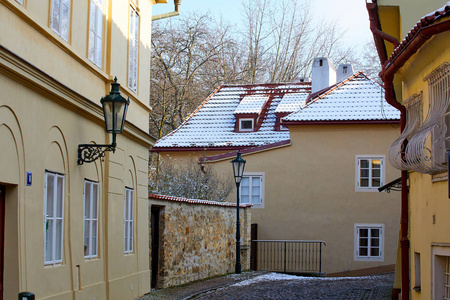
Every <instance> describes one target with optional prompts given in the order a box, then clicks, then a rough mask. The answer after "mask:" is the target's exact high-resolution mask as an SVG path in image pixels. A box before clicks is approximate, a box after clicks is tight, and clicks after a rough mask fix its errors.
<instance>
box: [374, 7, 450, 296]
mask: <svg viewBox="0 0 450 300" xmlns="http://www.w3.org/2000/svg"><path fill="white" fill-rule="evenodd" d="M372 2H373V3H368V4H367V8H368V11H369V15H370V18H371V28H372V32H373V33H374V40H375V42H376V44H377V50H378V55H379V57H380V60H381V62H382V64H383V65H384V67H383V70H382V73H381V75H382V79H383V81H384V85H385V88H386V100H387V101H388V102H389V103H391V104H392V105H395V106H396V107H398V108H399V109H401V110H402V123H403V124H404V126H402V127H404V130H403V131H402V133H401V134H400V136H397V138H396V140H395V141H393V143H392V146H391V148H390V150H389V161H390V163H391V164H392V165H393V166H395V167H396V168H397V169H399V170H402V230H401V231H402V232H401V238H400V245H401V247H400V251H399V253H401V260H399V261H398V266H399V268H398V270H400V269H401V272H397V273H396V283H395V288H396V292H397V294H398V293H400V291H401V298H402V299H449V298H450V287H449V284H448V283H449V282H450V230H449V228H450V221H449V218H448V212H449V211H450V202H449V201H450V200H449V197H450V195H449V185H448V182H449V181H448V158H447V151H448V150H449V149H450V144H449V129H448V128H449V125H450V122H449V116H448V111H449V104H450V94H449V82H450V50H449V49H450V3H448V2H447V1H442V0H430V1H419V0H413V1H398V0H397V1H395V0H378V1H372ZM394 48H395V50H394Z"/></svg>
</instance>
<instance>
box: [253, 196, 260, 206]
mask: <svg viewBox="0 0 450 300" xmlns="http://www.w3.org/2000/svg"><path fill="white" fill-rule="evenodd" d="M252 204H261V196H259V195H253V196H252Z"/></svg>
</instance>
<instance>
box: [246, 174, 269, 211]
mask: <svg viewBox="0 0 450 300" xmlns="http://www.w3.org/2000/svg"><path fill="white" fill-rule="evenodd" d="M240 202H241V203H242V204H248V203H250V204H253V205H254V207H264V173H244V176H243V177H242V180H241V185H240Z"/></svg>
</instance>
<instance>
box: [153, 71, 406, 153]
mask: <svg viewBox="0 0 450 300" xmlns="http://www.w3.org/2000/svg"><path fill="white" fill-rule="evenodd" d="M310 91H311V84H310V83H283V84H264V85H262V84H261V85H240V86H227V85H224V86H221V87H219V88H218V89H217V90H216V91H215V92H214V93H213V94H211V95H210V96H209V97H208V99H206V100H205V101H204V102H203V103H202V105H200V107H199V108H198V109H197V110H196V111H195V112H194V113H193V114H192V115H191V116H190V117H189V118H188V119H187V120H186V121H185V122H184V123H183V124H181V125H180V126H179V127H178V128H177V129H176V130H174V131H173V132H171V133H170V134H168V135H166V136H165V137H163V138H161V139H160V140H158V141H157V142H156V144H155V146H154V148H153V151H164V150H190V149H198V148H201V149H203V148H208V149H211V148H213V149H214V148H216V149H217V148H218V149H224V150H225V149H228V150H230V149H236V148H240V149H242V148H250V147H261V146H264V147H266V146H268V145H286V143H287V142H289V140H290V135H289V131H288V130H276V129H275V128H276V126H275V124H276V122H277V116H276V114H275V113H276V112H277V113H278V112H280V113H291V114H290V115H288V116H287V117H285V118H284V119H283V122H284V120H286V121H289V122H286V123H287V124H289V123H290V122H292V121H294V123H295V121H312V120H325V121H333V120H334V121H336V120H338V121H346V120H361V121H365V120H366V121H370V120H380V121H392V120H397V121H398V120H399V119H400V114H399V112H398V111H397V110H396V109H395V108H393V107H391V106H390V105H389V104H387V103H386V101H385V100H384V91H383V89H382V88H381V86H380V85H378V84H377V83H375V82H374V81H372V80H371V79H369V78H368V77H366V76H365V75H364V74H362V73H358V74H356V75H355V76H352V77H350V78H349V79H347V80H344V81H342V82H340V83H339V84H336V85H335V86H333V87H332V88H329V89H326V90H323V92H322V93H317V94H314V98H313V99H311V98H310V99H308V101H307V102H305V100H307V98H308V96H309V97H311V95H310ZM262 99H266V100H265V101H267V102H266V106H265V107H266V108H264V109H263V111H262V112H261V114H260V118H261V119H262V121H260V122H261V126H260V127H258V128H257V130H255V131H247V132H239V131H236V129H235V128H236V116H235V113H236V111H242V112H245V113H249V112H250V111H251V112H254V111H255V110H253V109H254V107H256V105H254V106H252V105H253V104H252V105H249V106H248V107H247V106H244V104H243V103H242V102H243V101H245V102H247V104H248V103H254V102H253V101H255V102H257V101H262ZM260 103H262V102H259V104H258V105H260ZM304 103H306V104H304ZM247 104H245V105H247ZM239 107H241V109H242V110H241V109H240V108H239ZM258 107H259V106H258ZM269 147H270V146H269Z"/></svg>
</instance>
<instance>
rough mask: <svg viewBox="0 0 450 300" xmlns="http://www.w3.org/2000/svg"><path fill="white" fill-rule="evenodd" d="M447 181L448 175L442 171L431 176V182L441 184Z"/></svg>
mask: <svg viewBox="0 0 450 300" xmlns="http://www.w3.org/2000/svg"><path fill="white" fill-rule="evenodd" d="M447 180H448V174H447V172H446V171H442V172H440V173H435V174H433V175H431V182H432V183H435V182H441V181H447Z"/></svg>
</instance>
